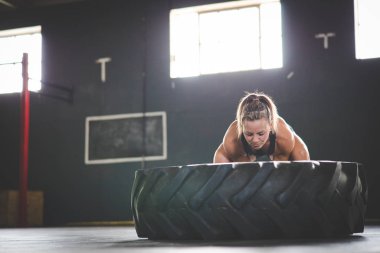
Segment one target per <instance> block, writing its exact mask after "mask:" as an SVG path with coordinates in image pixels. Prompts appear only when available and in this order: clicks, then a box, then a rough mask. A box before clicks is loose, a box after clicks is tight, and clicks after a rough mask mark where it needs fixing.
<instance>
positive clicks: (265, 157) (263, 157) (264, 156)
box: [240, 132, 276, 161]
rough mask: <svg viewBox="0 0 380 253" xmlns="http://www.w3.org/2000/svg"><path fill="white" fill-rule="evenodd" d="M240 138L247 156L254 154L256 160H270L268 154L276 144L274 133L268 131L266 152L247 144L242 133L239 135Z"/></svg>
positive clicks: (272, 151)
mask: <svg viewBox="0 0 380 253" xmlns="http://www.w3.org/2000/svg"><path fill="white" fill-rule="evenodd" d="M240 140H241V142H242V143H243V147H244V151H245V153H246V154H247V156H250V155H254V156H256V161H271V159H270V155H272V154H273V153H274V148H275V146H276V134H275V133H272V132H270V134H269V148H268V152H265V151H264V150H262V149H259V150H257V151H255V150H253V149H252V148H251V146H250V145H249V144H248V142H247V140H246V139H245V138H244V135H243V134H242V135H240Z"/></svg>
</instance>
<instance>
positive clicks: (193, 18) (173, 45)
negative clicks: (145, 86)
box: [170, 0, 282, 78]
mask: <svg viewBox="0 0 380 253" xmlns="http://www.w3.org/2000/svg"><path fill="white" fill-rule="evenodd" d="M281 67H282V30H281V4H280V1H279V0H261V1H260V0H247V1H233V2H226V3H220V4H210V5H202V6H195V7H189V8H182V9H174V10H171V12H170V76H171V78H177V77H189V76H198V75H204V74H212V73H223V72H232V71H243V70H253V69H271V68H281Z"/></svg>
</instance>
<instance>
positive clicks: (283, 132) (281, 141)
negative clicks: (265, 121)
mask: <svg viewBox="0 0 380 253" xmlns="http://www.w3.org/2000/svg"><path fill="white" fill-rule="evenodd" d="M294 143H295V140H294V133H293V131H292V130H291V128H290V126H289V125H288V123H286V121H285V120H284V119H283V118H282V117H278V121H277V131H276V144H277V146H278V149H279V152H280V153H286V154H287V153H289V154H290V152H291V151H292V150H293V147H294Z"/></svg>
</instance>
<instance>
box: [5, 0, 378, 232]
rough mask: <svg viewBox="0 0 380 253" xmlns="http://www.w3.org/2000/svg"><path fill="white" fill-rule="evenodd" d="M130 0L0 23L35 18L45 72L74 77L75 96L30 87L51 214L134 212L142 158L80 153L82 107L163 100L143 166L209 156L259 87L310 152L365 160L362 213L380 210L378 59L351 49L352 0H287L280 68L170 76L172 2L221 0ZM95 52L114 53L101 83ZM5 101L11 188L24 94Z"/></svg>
mask: <svg viewBox="0 0 380 253" xmlns="http://www.w3.org/2000/svg"><path fill="white" fill-rule="evenodd" d="M128 2H129V1H121V0H109V1H100V0H94V1H85V2H80V3H74V4H70V5H66V6H63V7H62V6H60V7H59V8H58V7H48V8H44V9H40V10H38V11H37V10H27V11H16V12H10V13H4V14H1V16H0V29H8V28H16V27H20V26H28V25H37V24H41V25H42V29H43V31H42V33H43V79H44V80H45V81H47V82H50V83H54V84H59V85H61V86H64V87H67V88H70V89H71V88H72V89H73V100H72V101H71V102H70V101H64V100H59V99H56V98H53V97H49V96H46V95H41V94H32V96H31V128H30V131H31V137H30V161H29V166H30V168H29V170H30V176H29V179H30V188H31V189H36V190H43V191H44V192H45V223H46V224H47V225H59V224H64V223H67V222H75V221H93V220H97V221H99V220H127V219H128V220H130V219H131V218H132V217H131V212H130V191H131V186H132V182H133V177H134V172H135V170H136V169H138V168H141V167H142V166H143V164H141V163H139V162H134V163H120V164H104V165H85V164H84V124H85V117H86V116H94V115H108V114H119V113H135V112H142V111H143V110H144V109H145V110H146V111H166V112H167V120H168V159H167V160H164V161H155V162H146V163H145V164H144V166H145V167H156V166H168V165H177V164H189V163H207V162H211V161H212V156H213V153H214V150H215V148H216V147H217V146H218V145H219V143H220V142H221V140H222V137H223V134H224V132H225V130H226V128H227V127H228V125H229V124H230V122H231V121H232V120H233V119H234V113H235V109H236V105H237V103H238V100H239V99H240V97H241V96H243V95H244V91H254V90H260V91H264V92H266V93H268V94H269V95H271V96H272V97H273V98H274V100H275V101H276V103H277V105H278V108H279V113H280V114H281V116H283V117H284V118H285V119H286V120H287V121H288V122H289V123H290V124H291V125H292V126H293V128H294V129H295V131H296V132H297V133H298V134H299V135H300V136H301V137H302V138H303V139H304V141H305V142H306V143H307V145H308V147H309V151H310V153H311V158H312V159H314V160H345V161H356V162H361V163H363V164H364V165H365V167H366V169H367V176H368V180H369V187H370V189H369V197H370V201H369V209H368V215H367V217H368V218H380V217H379V213H380V205H379V204H378V203H376V199H378V198H379V197H380V196H379V195H380V189H379V186H377V185H376V181H377V180H379V179H380V173H379V172H378V170H377V168H376V167H377V166H376V150H377V143H379V137H378V136H377V135H376V132H375V130H376V129H378V127H379V123H377V121H376V120H375V119H374V118H376V116H377V114H378V112H379V111H380V110H379V105H378V103H376V97H375V96H376V93H375V87H376V85H378V84H379V82H380V73H379V71H378V70H377V69H378V68H379V66H380V60H379V59H373V60H365V61H358V60H355V51H354V50H355V48H354V46H355V45H354V16H353V3H352V2H351V1H346V0H333V1H312V0H308V1H305V0H286V1H285V0H284V1H282V10H283V13H282V14H283V37H284V41H283V47H284V67H283V68H281V69H275V70H255V71H245V72H236V73H228V74H217V75H207V76H201V77H195V78H185V79H173V80H171V79H170V78H169V39H168V38H169V26H168V24H169V9H170V8H179V7H187V6H190V5H198V4H207V3H211V2H216V1H200V0H198V1H195V0H194V1H180V0H177V1H176V0H172V1H163V0H159V1H158V0H155V1H141V2H136V3H128ZM321 32H323V33H324V32H334V33H336V37H334V38H332V39H331V40H330V43H329V49H328V50H325V49H324V48H323V45H322V41H321V40H317V39H315V38H314V36H315V34H317V33H321ZM101 57H111V58H112V62H110V63H109V64H107V82H106V83H101V81H100V70H99V65H98V64H95V63H94V62H95V60H96V59H98V58H101ZM291 72H293V76H292V77H291V78H288V75H289V73H291ZM53 94H55V93H54V92H53ZM0 113H1V114H0V117H1V128H2V131H1V132H0V137H1V140H2V141H1V143H0V152H1V154H2V165H1V168H0V172H1V174H0V175H1V179H0V188H3V189H9V188H17V180H18V178H17V177H18V172H17V171H18V147H19V146H18V145H19V137H18V133H19V118H18V114H19V95H17V94H12V95H0Z"/></svg>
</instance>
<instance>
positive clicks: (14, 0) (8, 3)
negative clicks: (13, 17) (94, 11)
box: [0, 0, 84, 11]
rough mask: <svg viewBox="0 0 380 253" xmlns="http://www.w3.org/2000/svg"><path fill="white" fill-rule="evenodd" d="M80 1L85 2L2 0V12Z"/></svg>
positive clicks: (0, 4) (0, 1) (71, 0)
mask: <svg viewBox="0 0 380 253" xmlns="http://www.w3.org/2000/svg"><path fill="white" fill-rule="evenodd" d="M79 1H84V0H0V11H13V10H20V9H26V8H38V7H42V6H47V5H59V4H65V3H71V2H79Z"/></svg>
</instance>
